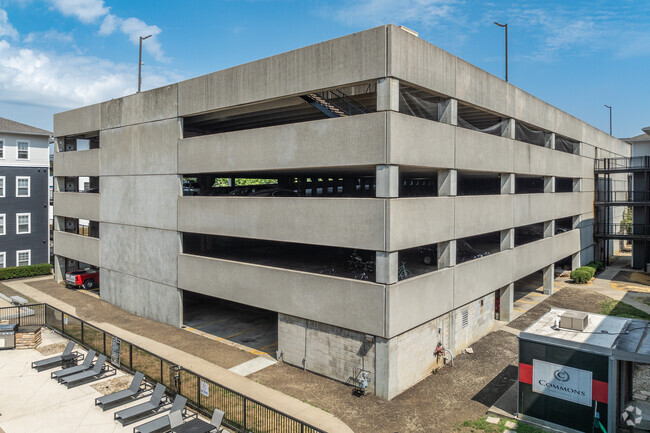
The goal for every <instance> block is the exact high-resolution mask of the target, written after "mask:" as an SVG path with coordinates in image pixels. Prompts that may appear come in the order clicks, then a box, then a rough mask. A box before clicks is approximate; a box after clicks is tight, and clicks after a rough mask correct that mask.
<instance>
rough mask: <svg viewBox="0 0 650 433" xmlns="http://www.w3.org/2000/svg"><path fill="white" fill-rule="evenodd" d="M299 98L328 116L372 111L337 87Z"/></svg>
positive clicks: (352, 114)
mask: <svg viewBox="0 0 650 433" xmlns="http://www.w3.org/2000/svg"><path fill="white" fill-rule="evenodd" d="M301 98H302V99H303V100H305V101H306V102H308V103H310V104H311V105H312V106H313V107H315V108H317V109H318V110H320V111H322V112H323V113H324V114H325V115H327V116H328V117H347V116H354V115H357V114H365V113H370V112H372V110H371V109H370V108H368V107H366V106H365V105H363V104H362V103H361V102H359V101H357V100H355V99H353V98H352V97H350V96H348V95H346V94H345V93H343V92H342V91H341V90H338V89H335V90H326V91H324V92H320V93H310V94H308V95H303V96H301Z"/></svg>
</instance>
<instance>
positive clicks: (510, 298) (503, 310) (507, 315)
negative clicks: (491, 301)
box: [499, 283, 515, 322]
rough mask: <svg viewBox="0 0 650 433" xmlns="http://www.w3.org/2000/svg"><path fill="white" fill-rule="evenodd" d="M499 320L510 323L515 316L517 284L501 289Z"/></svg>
mask: <svg viewBox="0 0 650 433" xmlns="http://www.w3.org/2000/svg"><path fill="white" fill-rule="evenodd" d="M499 303H500V304H499V320H500V321H502V322H510V321H511V320H512V319H513V315H514V310H513V308H514V303H515V283H510V284H508V285H507V286H505V287H502V288H500V289H499Z"/></svg>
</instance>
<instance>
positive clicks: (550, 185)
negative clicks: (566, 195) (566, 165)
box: [544, 176, 555, 192]
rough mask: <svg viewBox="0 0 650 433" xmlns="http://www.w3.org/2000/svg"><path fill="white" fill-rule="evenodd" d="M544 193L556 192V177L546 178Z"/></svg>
mask: <svg viewBox="0 0 650 433" xmlns="http://www.w3.org/2000/svg"><path fill="white" fill-rule="evenodd" d="M544 192H555V176H544Z"/></svg>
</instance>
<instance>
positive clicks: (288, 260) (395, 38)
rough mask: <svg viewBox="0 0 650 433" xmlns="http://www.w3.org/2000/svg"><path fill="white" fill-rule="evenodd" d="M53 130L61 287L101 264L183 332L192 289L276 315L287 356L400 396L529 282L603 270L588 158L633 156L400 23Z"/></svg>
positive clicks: (139, 302)
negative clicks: (561, 267)
mask: <svg viewBox="0 0 650 433" xmlns="http://www.w3.org/2000/svg"><path fill="white" fill-rule="evenodd" d="M54 129H55V138H56V149H55V150H56V153H55V157H54V176H55V182H54V189H55V192H54V216H55V234H54V238H55V271H56V278H57V280H59V281H61V279H62V278H63V274H64V272H65V271H66V269H70V268H72V267H74V266H77V265H78V263H77V262H84V263H88V264H91V265H94V266H97V267H99V269H100V273H101V281H102V285H101V289H100V295H101V297H102V298H103V299H105V300H106V301H108V302H110V303H112V304H114V305H116V306H119V307H121V308H123V309H125V310H128V311H131V312H133V313H136V314H139V315H142V316H144V317H148V318H151V319H154V320H158V321H161V322H164V323H168V324H171V325H174V326H180V325H181V324H182V323H183V314H184V308H187V305H186V303H184V298H186V297H190V296H194V295H195V294H200V295H203V296H205V297H206V298H207V297H210V298H216V299H220V300H223V301H229V302H233V303H237V304H243V305H247V306H251V307H255V308H259V309H262V310H267V311H270V312H272V313H273V314H276V315H277V336H278V337H277V338H278V349H277V357H278V358H279V359H281V360H282V361H284V362H286V363H289V364H293V365H296V366H298V367H301V368H305V369H307V370H310V371H313V372H316V373H319V374H322V375H325V376H328V377H331V378H334V379H337V380H340V381H343V382H351V381H354V380H355V378H357V377H358V376H359V373H360V371H362V370H365V371H366V372H367V373H366V374H367V375H369V377H370V378H371V382H370V385H369V387H368V389H369V390H370V391H372V392H374V393H376V394H377V395H379V396H380V397H383V398H386V399H390V398H392V397H394V396H396V395H398V394H399V393H401V392H402V391H404V390H406V389H408V388H409V387H410V386H412V385H413V384H415V383H417V382H418V381H419V380H421V379H422V378H424V377H426V376H427V375H428V374H430V373H431V371H432V369H433V368H435V367H436V366H440V365H442V363H443V362H444V361H443V359H444V358H445V357H446V358H449V357H450V353H451V354H455V353H458V352H459V351H461V350H462V349H464V348H466V347H468V346H469V345H470V344H472V342H474V341H476V340H477V339H478V338H480V337H481V336H482V335H484V334H485V333H486V332H488V331H489V330H490V329H492V327H493V326H494V323H495V320H505V321H508V320H511V318H512V314H513V300H514V299H513V298H514V285H515V282H516V281H517V280H519V279H521V278H523V277H527V276H529V275H531V274H535V275H539V281H540V284H541V283H543V286H544V290H545V292H546V293H552V291H553V283H552V282H553V278H554V275H553V274H554V266H555V264H556V263H562V264H565V265H566V266H570V267H577V266H579V265H580V264H585V263H587V262H589V261H591V260H593V258H594V254H595V251H596V249H597V246H596V245H595V243H594V237H593V225H594V206H593V202H594V159H595V158H597V157H598V158H604V157H618V156H629V154H630V148H629V145H628V144H627V143H624V142H622V141H620V140H617V139H615V138H613V137H611V136H609V135H607V134H606V133H603V132H602V131H600V130H598V129H596V128H594V127H592V126H590V125H588V124H586V123H584V122H582V121H580V120H578V119H576V118H575V117H572V116H570V115H569V114H567V113H564V112H562V111H561V110H559V109H558V108H555V107H553V106H551V105H549V104H546V103H544V102H543V101H541V100H539V99H537V98H535V97H533V96H532V95H530V94H528V93H526V92H524V91H523V90H521V89H518V88H517V87H515V86H513V85H511V84H509V83H506V82H504V81H503V80H501V79H500V78H497V77H495V76H492V75H490V74H488V73H487V72H485V71H482V70H481V69H479V68H477V67H475V66H473V65H471V64H469V63H467V62H465V61H463V60H461V59H459V58H457V57H455V56H453V55H451V54H449V53H447V52H445V51H443V50H441V49H439V48H437V47H435V46H433V45H431V44H429V43H427V42H426V41H423V40H422V39H420V38H419V37H418V36H417V35H416V34H414V32H411V31H408V30H405V29H403V28H400V27H396V26H393V25H387V26H382V27H377V28H374V29H370V30H367V31H363V32H360V33H355V34H352V35H349V36H345V37H342V38H338V39H334V40H331V41H327V42H323V43H319V44H316V45H312V46H308V47H305V48H301V49H297V50H295V51H291V52H287V53H284V54H280V55H276V56H273V57H269V58H266V59H262V60H259V61H255V62H252V63H248V64H244V65H240V66H236V67H233V68H230V69H226V70H223V71H218V72H215V73H212V74H208V75H205V76H201V77H197V78H193V79H190V80H187V81H183V82H180V83H177V84H173V85H170V86H166V87H162V88H159V89H154V90H151V91H148V92H142V93H138V94H135V95H131V96H127V97H124V98H119V99H114V100H111V101H107V102H104V103H100V104H96V105H92V106H88V107H83V108H79V109H76V110H72V111H68V112H64V113H60V114H57V115H56V116H55V118H54ZM81 142H84V143H88V146H87V149H88V150H83V151H79V150H77V149H78V146H79V143H81ZM80 176H89V178H90V183H91V185H94V186H95V187H96V190H95V191H96V192H94V193H85V194H80V193H79V191H78V187H77V186H76V185H78V180H77V179H78V177H80ZM251 179H254V181H251ZM260 179H262V180H261V181H260ZM260 183H261V184H263V185H259V184H260ZM79 219H88V220H90V225H91V228H93V230H91V231H90V232H91V235H90V236H82V235H79V234H78V233H77V232H75V229H74V227H75V225H76V224H78V220H79Z"/></svg>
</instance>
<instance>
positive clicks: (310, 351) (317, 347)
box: [278, 314, 375, 393]
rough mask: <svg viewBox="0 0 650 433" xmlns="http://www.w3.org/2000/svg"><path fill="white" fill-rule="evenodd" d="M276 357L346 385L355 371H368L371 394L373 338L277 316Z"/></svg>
mask: <svg viewBox="0 0 650 433" xmlns="http://www.w3.org/2000/svg"><path fill="white" fill-rule="evenodd" d="M278 353H279V358H278V359H281V360H282V361H283V362H286V363H288V364H292V365H295V366H297V367H301V368H306V369H307V370H309V371H313V372H315V373H318V374H322V375H324V376H326V377H329V378H332V379H336V380H339V381H341V382H344V383H345V382H348V381H349V380H353V379H354V378H355V377H356V374H355V373H356V371H355V369H358V368H363V369H365V370H368V371H370V375H371V376H370V377H371V379H372V381H371V382H370V385H369V387H368V391H369V392H371V393H374V392H375V344H374V338H372V337H371V338H370V340H369V341H366V339H365V334H363V333H360V332H355V331H351V330H348V329H341V328H338V327H335V326H330V325H326V324H324V323H318V322H312V321H310V320H305V319H301V318H299V317H293V316H288V315H286V314H279V315H278Z"/></svg>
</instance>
